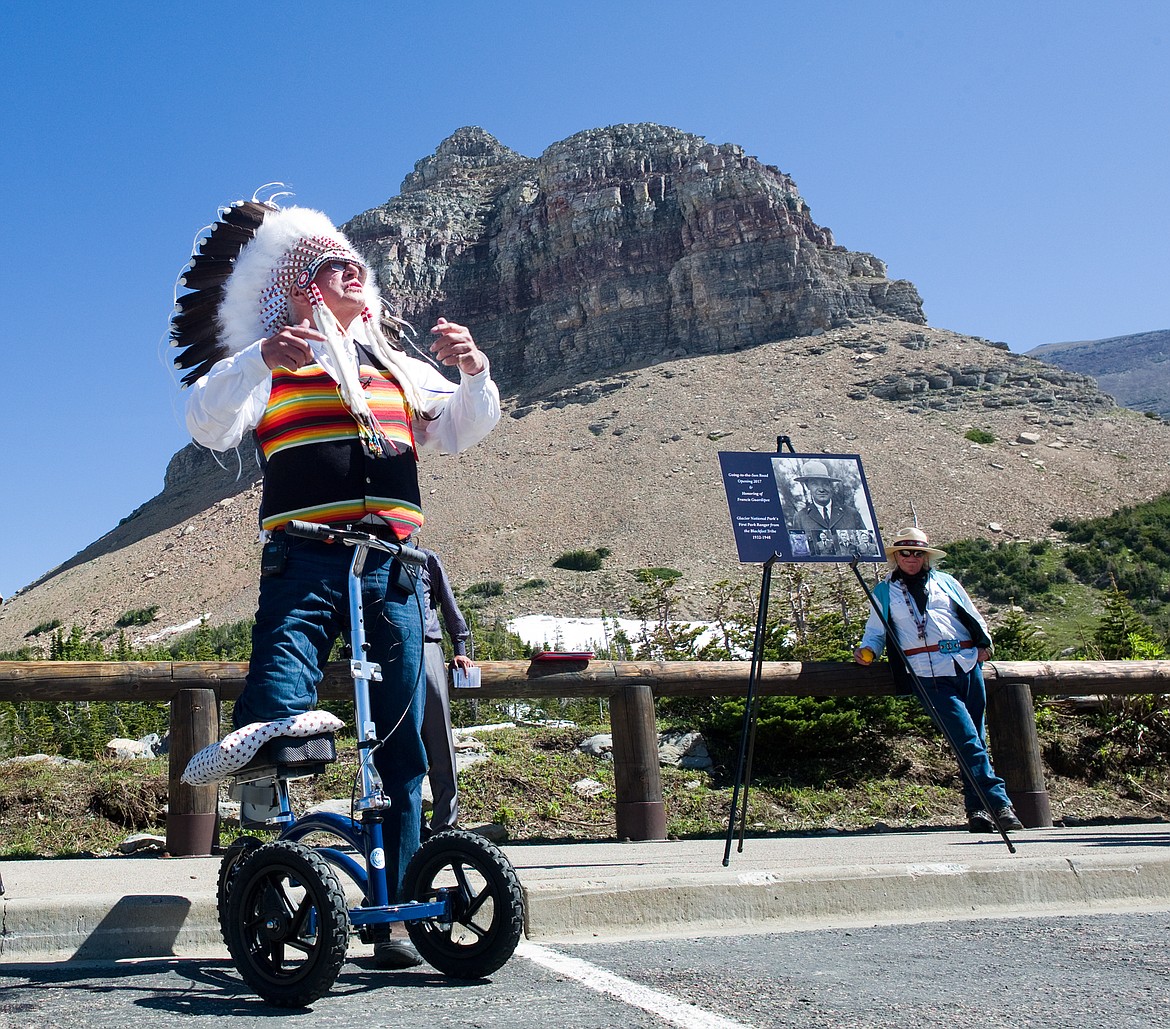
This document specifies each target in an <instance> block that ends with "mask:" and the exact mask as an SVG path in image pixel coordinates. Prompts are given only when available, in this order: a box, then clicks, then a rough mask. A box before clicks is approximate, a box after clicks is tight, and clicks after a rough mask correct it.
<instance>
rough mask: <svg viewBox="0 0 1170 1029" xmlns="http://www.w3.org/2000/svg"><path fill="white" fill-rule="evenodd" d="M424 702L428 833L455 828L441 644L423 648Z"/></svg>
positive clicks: (455, 802)
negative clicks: (431, 801) (430, 802)
mask: <svg viewBox="0 0 1170 1029" xmlns="http://www.w3.org/2000/svg"><path fill="white" fill-rule="evenodd" d="M425 654H426V671H427V700H426V708H425V709H424V711H423V723H422V738H423V746H424V747H426V750H427V763H428V764H429V765H430V771H429V772H428V773H427V774H428V777H429V778H430V781H431V796H432V797H434V806H433V807H432V808H431V829H432V830H433V831H434V832H440V831H441V830H443V829H449V828H451V827H452V826H453V825H455V823H456V821H457V819H458V814H459V812H458V799H457V796H456V794H457V786H456V771H455V739H454V737H453V736H452V735H451V703H450V700H449V698H448V696H447V664H446V662H445V661H444V660H443V646H442V644H441V643H427V644H426V645H425Z"/></svg>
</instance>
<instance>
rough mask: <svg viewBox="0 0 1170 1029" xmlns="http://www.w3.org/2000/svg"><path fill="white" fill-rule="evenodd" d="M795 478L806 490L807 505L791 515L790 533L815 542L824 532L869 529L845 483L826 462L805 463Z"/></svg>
mask: <svg viewBox="0 0 1170 1029" xmlns="http://www.w3.org/2000/svg"><path fill="white" fill-rule="evenodd" d="M795 478H796V481H797V482H799V483H800V484H801V486H802V488H803V490H804V495H805V503H804V506H802V507H801V508H800V509H799V510H798V511H797V512H796V513H795V514H794V515H793V516H792V521H791V523H790V524H789V526H788V528H789V529H790V530H791V531H793V532H806V533H808V534H809V537H810V538H811V539H814V540H815V539H817V538H818V537H819V535H820V532H821V530H823V529H830V530H833V531H834V532H835V531H836V530H838V529H864V528H867V526H866V524H865V521H864V520H863V519H862V517H861V514H860V512H859V511H858V510H857V508H856V506H855V505H854V503H853V498H852V497H851V496H849V495H848V491H847V490H846V489H844V488H843V487H844V483H843V482H842V481H841V479H840V478H838V477H837V476H835V475H833V474H832V473H831V472H830V470H829V467H828V465H827V464H826V463H825V462H824V461H806V462H805V464H804V467H803V468H802V469H801V474H800V475H797V476H796V477H795Z"/></svg>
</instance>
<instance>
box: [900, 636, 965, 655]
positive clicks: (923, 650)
mask: <svg viewBox="0 0 1170 1029" xmlns="http://www.w3.org/2000/svg"><path fill="white" fill-rule="evenodd" d="M948 642H949V641H948ZM973 646H975V641H974V640H961V641H960V642H959V649H960V650H966V649H967V648H968V647H973ZM938 649H939V646H938V644H937V643H932V644H931V645H930V646H928V647H911V648H910V649H909V650H903V651H902V653H903V654H905V655H906V656H907V657H909V656H910V655H911V654H935V653H937V652H938Z"/></svg>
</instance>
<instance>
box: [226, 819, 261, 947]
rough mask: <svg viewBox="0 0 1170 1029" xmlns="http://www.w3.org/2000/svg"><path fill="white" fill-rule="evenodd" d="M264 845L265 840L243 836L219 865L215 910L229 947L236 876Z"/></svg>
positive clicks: (235, 842) (227, 852) (233, 843)
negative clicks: (230, 912) (258, 848)
mask: <svg viewBox="0 0 1170 1029" xmlns="http://www.w3.org/2000/svg"><path fill="white" fill-rule="evenodd" d="M263 843H264V841H263V840H260V839H257V838H256V837H255V836H241V837H239V838H238V839H236V840H234V841H233V842H232V844H231V846H229V847H228V849H227V850H226V851H224V855H223V860H222V861H220V863H219V882H218V884H217V886H216V890H215V910H216V913H217V914H218V916H219V933H220V935H221V936H222V937H223V942H224V943H225V944H226V945H227V946H228V947H230V946H231V943H230V942H229V941H228V897H229V896H230V895H231V892H232V886H233V885H235V881H236V876H237V875H238V874H239V871H240V869H241V868H242V867H243V864H244V862H245V861H246V860H247V858H248V856H249V855H250V854H251V853H252V851H254V850H255V849H256V848H257V847H260V846H262V845H263Z"/></svg>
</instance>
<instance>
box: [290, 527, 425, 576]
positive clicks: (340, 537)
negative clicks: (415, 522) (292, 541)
mask: <svg viewBox="0 0 1170 1029" xmlns="http://www.w3.org/2000/svg"><path fill="white" fill-rule="evenodd" d="M284 531H285V532H287V533H288V534H289V535H290V536H303V537H304V538H305V539H312V540H321V541H322V542H324V543H347V544H349V545H351V546H352V545H353V544H355V543H364V544H366V545H367V546H371V547H373V548H374V549H375V550H384V551H386V552H387V553H390V554H394V555H395V556H396V557H397V558H399V560H402V561H405V562H406V563H407V564H412V565H425V564H426V563H427V555H426V554H424V553H423V552H422V551H421V550H418V549H417V548H415V547H410V546H407V545H406V544H405V543H395V542H393V541H391V540H384V539H381V538H379V537H377V536H374V535H372V534H370V533H368V532H358V531H356V530H354V529H335V528H333V526H330V525H320V524H318V523H317V522H300V521H297V520H296V519H293V520H292V521H291V522H289V523H288V524H286V525H285V527H284Z"/></svg>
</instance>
